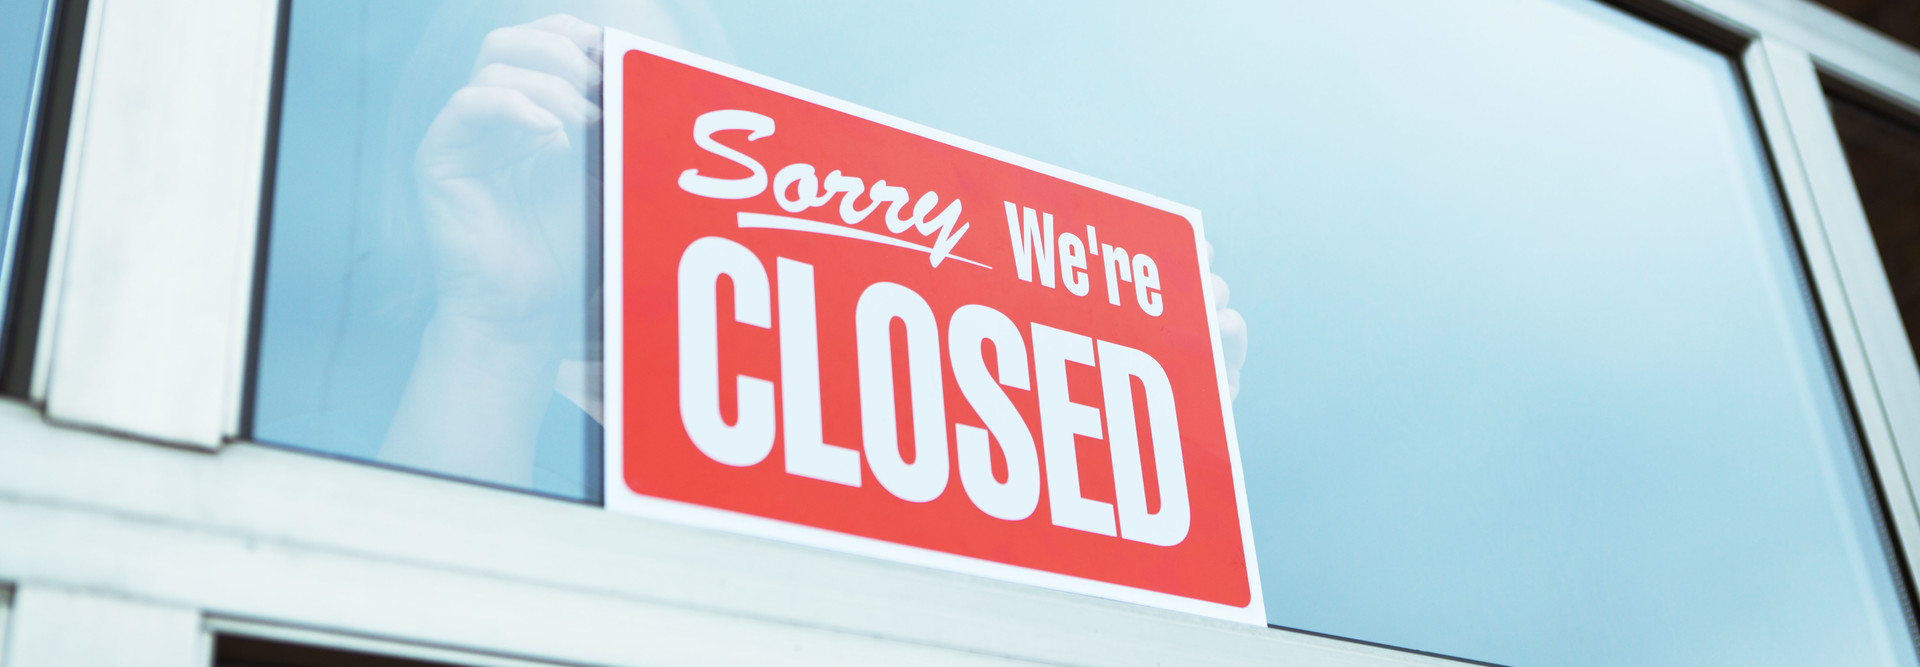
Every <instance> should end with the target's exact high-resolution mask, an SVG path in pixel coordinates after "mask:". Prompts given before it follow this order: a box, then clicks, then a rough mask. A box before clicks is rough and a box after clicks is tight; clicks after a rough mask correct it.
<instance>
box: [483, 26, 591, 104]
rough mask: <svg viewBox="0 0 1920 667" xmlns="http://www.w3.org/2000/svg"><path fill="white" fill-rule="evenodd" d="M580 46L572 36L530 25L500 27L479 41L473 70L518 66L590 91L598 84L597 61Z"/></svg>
mask: <svg viewBox="0 0 1920 667" xmlns="http://www.w3.org/2000/svg"><path fill="white" fill-rule="evenodd" d="M548 18H555V17H548ZM543 20H545V19H543ZM582 49H583V47H581V46H580V45H579V44H578V43H577V42H575V41H574V39H572V38H569V37H567V36H563V35H561V34H559V33H555V32H551V31H548V30H543V29H540V28H535V27H532V26H531V25H517V26H513V27H509V28H501V29H499V30H495V31H493V32H490V33H487V37H486V39H485V40H483V41H481V43H480V56H479V57H478V58H475V59H474V63H473V66H474V73H475V75H476V76H477V75H478V74H479V73H480V72H482V71H485V70H486V69H487V68H488V67H489V66H492V65H507V66H510V67H518V68H520V69H525V70H532V71H535V72H544V73H547V74H551V75H553V76H556V77H559V78H560V80H562V81H565V82H566V83H567V84H568V85H569V86H571V87H572V88H573V89H574V90H575V91H577V92H579V93H580V94H582V95H593V94H595V93H594V89H595V88H597V87H598V86H599V85H600V65H599V64H598V63H595V62H594V61H593V59H592V58H589V57H587V53H586V51H584V50H582Z"/></svg>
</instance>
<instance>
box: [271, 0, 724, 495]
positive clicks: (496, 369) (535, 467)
mask: <svg viewBox="0 0 1920 667" xmlns="http://www.w3.org/2000/svg"><path fill="white" fill-rule="evenodd" d="M292 12H293V13H292V16H291V17H290V24H289V25H290V34H289V36H288V44H287V60H286V72H285V80H284V97H283V98H282V100H281V117H280V134H279V154H278V163H277V169H276V175H275V183H274V193H273V211H272V222H271V225H272V228H271V231H270V237H269V239H270V240H269V243H270V249H269V258H268V264H267V266H268V274H267V279H266V300H265V310H264V312H263V314H262V318H263V321H262V328H261V339H260V342H259V356H258V361H257V364H258V366H257V368H256V379H255V391H256V394H255V397H254V412H253V437H254V438H255V439H257V440H260V441H262V442H268V443H277V444H283V445H289V446H294V447H300V448H304V449H311V450H316V451H321V452H326V453H331V454H336V455H340V456H344V457H349V458H355V459H366V460H374V461H380V462H385V463H389V464H393V465H396V466H401V467H407V468H413V469H419V470H425V471H430V472H436V473H441V474H445V475H449V476H453V477H458V478H462V479H469V480H475V481H481V482H487V483H492V484H497V485H502V486H507V487H512V488H519V489H525V490H531V491H534V492H537V493H543V494H548V495H554V496H559V497H563V498H570V499H579V500H589V501H591V500H594V499H596V498H597V497H598V493H599V472H598V466H599V457H600V427H599V424H598V422H597V421H596V419H597V417H596V416H595V413H596V412H597V411H598V409H599V408H598V401H599V398H598V396H599V384H598V383H599V377H600V373H599V344H598V342H597V341H594V340H591V339H590V336H589V332H597V331H598V325H597V321H596V320H595V319H594V318H595V317H596V316H597V310H598V309H597V306H594V305H593V304H595V303H597V301H596V300H595V299H596V297H595V294H594V292H596V291H597V288H595V287H594V285H596V284H597V282H598V280H599V275H598V272H597V271H598V269H597V267H596V266H595V265H594V264H593V261H594V260H595V259H597V256H598V238H597V230H598V218H597V214H598V201H599V200H598V187H599V183H598V177H597V176H596V175H595V174H593V173H590V172H589V165H590V163H591V161H592V154H591V151H592V150H596V149H597V142H598V136H597V130H596V129H595V128H594V127H593V125H592V122H591V121H590V120H589V119H586V118H584V117H569V118H567V119H566V121H565V122H564V123H563V122H562V121H561V120H560V119H558V118H557V117H555V116H554V115H553V114H552V113H549V112H547V111H544V110H540V109H534V110H532V111H531V112H528V113H525V114H522V115H516V114H521V112H526V111H527V109H526V108H522V107H514V106H511V104H509V105H507V106H502V105H501V100H500V97H499V96H498V95H495V94H494V93H498V92H500V90H501V89H502V87H512V86H514V85H519V84H523V83H524V82H526V81H528V80H535V81H537V82H538V83H536V84H527V85H534V86H535V87H538V85H539V83H546V82H547V80H551V82H552V83H555V84H557V85H560V86H561V88H560V90H562V91H564V92H563V93H562V94H563V95H564V96H565V99H564V100H558V101H556V100H546V99H544V98H543V101H547V102H549V103H552V104H556V105H560V106H557V107H555V109H556V110H557V111H558V112H559V113H562V114H573V115H574V116H579V115H581V114H590V113H593V112H592V107H594V106H595V105H597V104H598V102H599V84H598V78H599V74H598V69H597V65H596V64H595V63H594V59H597V58H598V49H599V47H598V43H597V36H591V35H589V36H584V37H583V36H582V35H581V34H579V33H578V32H577V31H576V32H573V33H569V32H568V30H569V29H570V28H572V27H574V26H572V24H570V23H562V24H556V23H555V21H557V20H558V19H547V20H546V21H544V22H541V20H542V19H543V17H551V16H554V15H556V14H560V13H563V12H564V13H568V14H572V15H576V16H580V17H584V18H587V19H590V20H592V21H594V22H596V23H611V24H616V25H633V26H635V28H633V29H634V30H636V31H639V32H641V33H643V34H647V35H649V36H653V37H656V38H659V39H663V40H666V41H670V42H678V43H684V44H690V45H697V44H699V43H700V40H701V39H703V37H702V36H701V35H700V33H699V31H697V30H694V29H691V28H672V26H694V25H697V24H698V23H699V21H698V20H697V19H698V16H697V15H695V14H694V13H692V12H690V11H689V10H683V9H680V8H678V7H668V6H663V5H658V4H654V3H645V2H641V3H598V2H583V1H578V0H550V1H524V2H521V1H508V0H492V1H486V2H386V1H380V0H358V1H354V0H346V1H328V2H309V1H305V0H302V1H299V2H294V3H292ZM580 25H585V24H580ZM647 26H663V27H662V28H659V29H650V28H648V27H647ZM495 31H498V32H495ZM489 34H493V38H492V39H491V40H489V38H488V36H489ZM556 39H558V40H563V44H567V45H568V47H567V49H562V50H560V51H546V50H543V49H544V47H546V46H550V45H551V40H556ZM566 40H571V41H566ZM537 54H546V55H537ZM488 65H492V66H493V67H491V68H489V67H487V66H488ZM562 76H565V77H568V78H567V79H565V80H564V81H563V80H562V79H560V78H558V77H562ZM541 77H544V79H542V78H541ZM569 86H572V87H574V88H575V89H569V88H568V87H569ZM519 102H520V103H522V104H530V102H528V101H527V100H526V99H525V98H524V97H523V98H521V99H520V100H519ZM528 118H533V120H531V121H529V120H527V119H528ZM549 122H550V123H552V124H553V127H547V126H544V125H540V124H541V123H549ZM527 123H532V125H528V124H527ZM563 125H564V129H556V128H560V127H561V126H563ZM562 136H564V140H562V139H561V138H560V137H562ZM596 170H597V167H596Z"/></svg>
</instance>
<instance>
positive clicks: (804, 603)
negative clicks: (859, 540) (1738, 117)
mask: <svg viewBox="0 0 1920 667" xmlns="http://www.w3.org/2000/svg"><path fill="white" fill-rule="evenodd" d="M1630 4H1632V5H1634V6H1635V7H1637V8H1640V9H1647V10H1652V13H1654V14H1661V15H1669V14H1670V15H1674V16H1679V17H1682V18H1684V19H1685V20H1687V21H1692V22H1695V23H1698V24H1702V25H1708V26H1712V28H1711V29H1712V30H1714V31H1717V32H1720V33H1723V35H1721V36H1723V37H1726V38H1727V39H1728V43H1737V44H1743V45H1744V46H1740V47H1739V48H1737V49H1735V50H1734V51H1733V52H1734V54H1735V56H1736V61H1737V62H1738V63H1740V64H1741V65H1742V67H1743V69H1744V71H1745V73H1746V77H1747V81H1748V84H1749V86H1750V92H1751V95H1752V99H1753V100H1754V102H1755V107H1756V111H1757V114H1758V117H1759V122H1760V125H1761V128H1762V132H1763V134H1764V136H1765V138H1766V140H1767V144H1768V146H1769V149H1770V151H1771V155H1772V160H1773V163H1774V168H1775V169H1776V172H1777V173H1778V175H1779V177H1780V185H1781V188H1782V192H1783V195H1784V197H1785V199H1786V204H1787V208H1788V210H1789V212H1790V214H1791V218H1792V220H1793V228H1794V233H1795V234H1796V236H1797V240H1798V242H1799V243H1800V246H1801V248H1802V250H1803V252H1804V254H1805V258H1806V263H1807V270H1808V274H1809V279H1810V281H1811V283H1812V285H1813V288H1814V292H1815V294H1816V295H1817V297H1818V298H1819V301H1820V308H1821V311H1822V314H1823V317H1824V320H1825V325H1826V327H1827V330H1828V333H1829V336H1830V339H1831V342H1832V345H1833V348H1834V356H1835V358H1836V360H1837V364H1838V370H1839V371H1840V375H1841V376H1842V381H1843V384H1844V385H1845V387H1846V389H1847V391H1848V393H1849V395H1850V397H1851V401H1852V405H1853V407H1854V410H1855V413H1856V415H1857V417H1858V419H1857V425H1858V428H1859V431H1860V438H1861V441H1862V442H1863V443H1864V446H1865V449H1866V456H1867V459H1868V460H1869V461H1870V462H1871V463H1872V466H1873V470H1874V473H1875V476H1876V481H1877V482H1878V484H1879V485H1880V488H1881V491H1882V493H1883V494H1884V496H1885V498H1886V500H1887V502H1886V506H1885V507H1884V510H1885V512H1886V513H1887V516H1888V518H1889V523H1890V524H1892V526H1893V528H1894V530H1893V531H1892V532H1893V536H1894V537H1895V538H1897V542H1898V543H1899V544H1903V545H1916V546H1912V547H1908V548H1905V549H1902V550H1900V553H1899V554H1898V557H1900V558H1903V559H1905V561H1906V564H1907V565H1908V567H1909V569H1910V570H1920V567H1914V566H1915V565H1916V564H1920V563H1917V562H1916V560H1915V557H1916V554H1920V505H1916V502H1915V496H1914V488H1913V485H1912V484H1911V483H1910V482H1909V481H1908V478H1909V475H1908V472H1907V471H1908V469H1909V466H1908V464H1909V463H1913V464H1914V465H1920V370H1917V369H1916V366H1915V361H1914V358H1913V355H1912V353H1911V351H1910V350H1911V348H1910V347H1909V346H1908V344H1907V337H1906V333H1905V329H1904V328H1903V327H1902V325H1901V321H1900V317H1899V312H1898V310H1897V309H1896V307H1895V305H1894V301H1893V297H1892V292H1891V290H1890V288H1889V286H1888V284H1887V281H1886V277H1885V274H1884V272H1883V270H1882V268H1881V266H1880V262H1879V257H1878V254H1877V253H1876V251H1875V249H1874V245H1873V239H1872V235H1871V233H1870V230H1869V228H1868V227H1867V223H1866V219H1865V216H1864V214H1863V213H1862V212H1861V208H1860V203H1859V199H1858V195H1857V193H1856V192H1855V191H1854V188H1853V183H1852V180H1851V178H1850V177H1849V175H1848V171H1847V168H1846V162H1845V155H1844V154H1843V153H1842V152H1841V148H1840V144H1839V139H1838V136H1837V134H1836V133H1835V131H1834V128H1833V122H1832V118H1831V117H1830V116H1829V115H1828V112H1827V110H1826V105H1825V101H1824V100H1825V98H1824V92H1823V91H1822V90H1821V87H1820V82H1819V78H1818V77H1819V74H1820V73H1825V74H1827V75H1830V76H1836V77H1841V78H1844V79H1846V80H1847V81H1849V82H1850V83H1853V84H1855V85H1857V86H1859V87H1861V88H1862V89H1864V90H1867V91H1869V92H1871V93H1872V94H1874V95H1877V96H1879V97H1880V98H1882V99H1884V100H1885V101H1887V102H1888V103H1890V104H1893V105H1895V106H1896V107H1898V108H1902V109H1905V110H1908V111H1912V112H1914V113H1915V114H1916V115H1920V51H1916V50H1915V49H1913V48H1911V47H1908V46H1906V45H1904V44H1900V43H1898V42H1895V41H1893V40H1891V39H1889V38H1887V37H1885V36H1883V35H1880V34H1878V33H1874V32H1872V31H1870V30H1867V29H1865V28H1863V27H1861V26H1858V25H1856V24H1854V23H1852V22H1851V21H1848V20H1847V19H1844V18H1842V17H1840V16H1838V15H1837V14H1834V13H1833V12H1831V11H1829V10H1826V9H1824V8H1821V7H1819V6H1816V5H1814V4H1812V3H1811V2H1808V1H1807V0H1644V1H1640V2H1632V3H1630ZM281 20H282V17H281V16H280V3H279V2H278V0H92V2H91V6H90V8H89V10H88V13H87V21H86V23H87V25H86V27H85V40H84V42H83V44H82V46H81V58H80V63H79V69H78V72H77V84H76V92H75V97H74V106H73V109H74V111H73V116H72V120H71V122H70V138H69V144H68V146H67V151H66V162H65V165H64V172H63V179H62V185H61V192H60V199H59V209H58V213H57V216H56V223H55V224H56V226H55V228H54V241H53V243H54V245H53V248H52V251H51V255H50V268H49V273H48V276H47V295H46V300H45V306H44V311H43V316H42V319H41V323H42V324H41V330H40V332H39V334H40V335H39V345H38V350H37V353H36V356H35V358H34V360H33V362H34V375H33V383H32V387H33V388H32V395H31V402H30V403H27V404H22V403H15V402H0V526H6V527H7V528H6V532H7V533H8V538H7V539H6V540H4V541H0V579H5V580H8V581H12V582H15V584H16V585H17V591H18V594H19V599H21V600H25V601H27V602H28V603H27V604H21V605H17V606H16V608H15V609H14V611H13V616H14V618H13V621H14V622H13V625H14V627H30V628H34V629H35V632H40V633H47V634H48V636H52V635H54V634H58V631H59V630H60V629H61V628H65V629H66V631H67V632H70V633H74V634H73V636H79V635H78V634H77V633H78V630H77V628H80V627H81V625H82V622H81V620H80V619H81V618H82V617H83V616H84V615H83V614H79V613H78V612H77V611H74V610H84V609H109V610H118V613H122V614H123V615H124V617H125V618H126V619H135V620H140V619H144V620H145V621H146V622H145V623H144V624H142V623H136V622H133V621H129V623H130V625H129V626H128V627H134V628H146V629H147V630H148V631H150V632H147V634H135V635H128V636H129V637H149V636H158V635H154V634H153V633H161V634H165V633H166V632H187V631H183V630H177V628H180V627H184V626H182V625H181V624H180V623H179V619H181V618H183V616H182V614H185V615H186V616H185V617H190V618H192V619H195V623H194V624H192V628H193V629H192V630H191V632H192V633H195V634H194V635H193V636H192V637H179V638H176V639H175V641H177V642H179V643H178V644H176V645H175V648H176V649H178V650H172V651H163V652H161V653H156V654H154V655H155V656H162V657H157V658H154V659H153V660H150V661H148V662H146V663H142V664H162V665H183V666H184V665H186V664H205V661H206V660H207V659H208V657H209V654H208V653H207V648H206V647H207V646H210V644H209V643H208V642H209V641H210V639H209V638H210V637H212V636H213V633H219V632H227V633H235V634H245V635H248V636H259V637H263V638H269V639H279V640H283V641H295V642H300V643H312V644H320V645H327V646H335V647H339V648H345V649H350V650H378V651H379V652H390V653H394V654H396V655H406V656H418V657H426V656H428V655H429V654H431V655H438V656H442V657H440V658H430V659H456V658H458V659H463V660H467V661H468V662H471V663H472V664H502V665H505V664H513V665H524V664H534V663H539V664H548V663H559V664H595V665H599V664H710V663H716V662H718V663H728V664H732V663H751V664H776V663H777V664H815V663H818V664H829V663H831V664H845V663H849V662H854V663H862V664H865V663H874V664H1005V663H1016V664H1017V663H1047V664H1063V663H1064V664H1115V665H1118V664H1243V663H1244V664H1315V665H1351V666H1355V667H1359V666H1374V665H1414V664H1463V663H1460V662H1457V661H1453V660H1449V659H1444V658H1440V657H1434V656H1427V655H1422V654H1416V653H1411V652H1405V651H1398V650H1392V649H1386V648H1379V647H1375V646H1370V645H1367V644H1363V643H1359V642H1350V641H1342V640H1337V639H1329V638H1324V637H1319V636H1315V635H1311V634H1307V633H1300V632H1291V631H1285V630H1278V629H1267V628H1252V627H1244V626H1239V625H1235V624H1230V623H1225V622H1220V621H1215V620H1210V619H1205V618H1198V617H1192V616H1188V615H1183V614H1177V613H1172V612H1166V611H1161V610H1156V609H1150V608H1145V607H1139V606H1134V605H1127V604H1122V603H1116V602H1110V601H1105V600H1100V599H1095V598H1090V597H1083V596H1077V595H1072V594H1066V593H1059V592H1054V591H1049V590H1041V589H1035V588H1030V587H1025V586H1019V585H1015V584H1010V583H1005V582H998V581H990V580H984V579H978V578H973V577H967V576H963V575H957V574H951V573H947V572H940V571H933V570H927V569H922V568H916V567H911V566H906V565H900V564H895V563H887V562H880V561H874V560H869V559H864V558H859V557H855V556H849V555H845V554H839V553H831V552H825V551H819V550H815V549H810V548H806V547H799V546H794V545H789V544H781V543H774V542H768V541H764V540H758V539H754V538H748V537H743V536H738V535H730V534H723V533H718V532H713V531H707V530H701V529H695V528H688V527H684V526H677V525H670V524H665V523H659V522H653V521H648V520H644V519H638V518H634V517H629V516H618V515H613V514H610V513H607V512H604V511H601V510H600V509H599V508H596V507H589V506H581V505H574V504H570V503H565V502H560V501H554V500H550V499H543V498H538V497H533V496H530V495H526V494H519V493H511V492H503V491H499V490H494V489H489V488H484V487H480V486H475V485H468V484H462V483H458V482H453V481H447V480H442V479H437V478H432V477H428V476H421V475H411V474H407V473H404V472H396V471H392V470H387V469H383V468H379V467H374V466H363V465H356V464H353V463H350V462H342V461H337V460H331V459H327V458H323V457H316V456H307V455H302V454H299V453H294V452H288V451H283V450H279V449H274V448H268V447H261V446H256V445H252V444H249V443H245V442H238V441H237V440H238V439H239V437H240V435H241V433H240V423H241V420H240V417H241V415H240V411H241V409H242V406H243V405H244V404H245V401H244V396H243V391H244V389H245V387H244V382H243V378H244V375H245V371H246V365H247V363H248V357H249V349H248V335H249V330H250V326H251V316H252V312H251V310H252V307H253V297H254V293H253V290H254V286H255V284H256V283H255V280H254V277H255V271H256V266H257V263H256V259H257V257H256V256H255V252H256V248H257V240H258V236H257V235H258V233H259V231H260V218H261V196H262V192H263V190H262V179H263V177H264V174H265V165H266V159H267V156H266V152H267V148H268V146H269V140H268V136H267V129H268V125H269V116H270V112H271V109H272V104H273V100H272V96H273V92H274V90H273V87H274V71H275V66H276V65H275V57H276V52H277V49H278V44H277V41H276V40H277V38H278V35H279V32H280V27H281V26H280V24H281ZM189 156H190V157H189ZM183 160H189V162H188V166H187V167H185V168H183V166H182V161H183ZM155 443H163V444H166V445H173V446H154V444H155ZM503 527H507V528H506V529H503ZM36 600H48V601H49V602H46V603H40V604H37V605H36V604H34V601H36ZM63 610H65V611H63ZM0 614H4V611H0ZM169 629H171V630H169ZM12 639H13V642H12V643H13V648H14V649H16V650H15V651H13V653H11V654H10V653H0V661H4V660H7V657H6V656H9V655H13V656H14V657H19V656H20V655H22V653H21V651H20V650H18V649H21V647H23V646H26V647H29V648H34V647H37V646H42V645H45V644H44V642H45V641H51V640H50V639H46V638H36V637H30V636H24V635H20V634H16V635H15V636H14V637H13V638H12ZM188 645H191V646H195V647H199V648H197V649H195V650H192V651H189V650H186V649H184V648H179V647H183V646H188ZM356 647H358V648H356ZM422 651H424V653H423V652H422ZM436 652H440V653H436ZM24 655H28V656H29V657H31V656H32V655H41V654H38V653H32V652H28V653H27V654H24ZM460 656H466V657H465V658H460ZM23 659H25V658H23ZM489 660H491V661H495V662H493V663H489V662H487V661H489ZM156 661H157V662H156ZM196 661H197V662H196ZM108 662H111V660H109V661H108ZM7 664H8V665H9V667H29V664H45V663H38V662H31V663H28V662H20V661H17V660H16V661H14V662H12V663H7Z"/></svg>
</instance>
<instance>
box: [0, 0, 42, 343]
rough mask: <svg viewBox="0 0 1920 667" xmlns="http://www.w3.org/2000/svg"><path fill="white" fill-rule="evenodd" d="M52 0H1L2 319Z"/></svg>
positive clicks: (0, 310)
mask: <svg viewBox="0 0 1920 667" xmlns="http://www.w3.org/2000/svg"><path fill="white" fill-rule="evenodd" d="M47 8H48V2H47V0H0V174H4V176H0V322H4V321H5V320H6V314H7V307H6V306H7V295H8V294H9V293H10V292H11V290H10V289H9V288H8V287H7V280H8V279H9V278H10V277H11V276H12V275H13V270H12V268H13V257H14V246H15V245H16V244H17V243H18V239H19V234H20V206H21V198H22V197H23V195H24V194H25V190H24V188H25V186H26V160H27V147H28V146H30V145H32V144H31V142H30V140H31V135H32V133H33V127H32V119H33V113H34V110H35V108H36V105H35V104H34V102H35V100H37V99H39V96H40V93H39V78H40V77H39V75H40V71H41V69H42V68H41V64H42V59H41V55H42V54H41V52H42V50H43V49H44V48H46V43H45V37H46V28H47V25H48V21H47Z"/></svg>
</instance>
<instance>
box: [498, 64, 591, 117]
mask: <svg viewBox="0 0 1920 667" xmlns="http://www.w3.org/2000/svg"><path fill="white" fill-rule="evenodd" d="M470 87H479V88H503V89H506V90H512V91H515V92H518V93H520V94H521V95H523V96H525V97H526V98H527V100H528V101H531V102H533V103H534V104H536V105H539V106H540V108H542V109H545V110H546V111H547V113H549V114H551V115H552V116H553V117H554V118H555V119H557V120H559V121H560V122H562V123H566V124H567V125H569V126H573V127H580V126H583V125H587V124H589V123H593V122H595V121H598V120H600V107H599V105H596V104H594V103H593V102H592V101H589V100H588V99H587V98H586V96H585V95H582V94H580V91H579V90H576V89H574V87H573V85H572V84H570V83H568V82H567V81H565V80H563V79H561V78H560V77H557V76H554V75H552V74H548V73H546V72H536V71H534V70H530V69H522V68H519V67H514V66H512V65H504V64H500V63H494V64H492V65H488V66H486V67H485V68H482V69H481V70H480V72H479V73H477V74H475V75H474V76H473V84H472V86H470Z"/></svg>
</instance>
